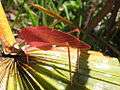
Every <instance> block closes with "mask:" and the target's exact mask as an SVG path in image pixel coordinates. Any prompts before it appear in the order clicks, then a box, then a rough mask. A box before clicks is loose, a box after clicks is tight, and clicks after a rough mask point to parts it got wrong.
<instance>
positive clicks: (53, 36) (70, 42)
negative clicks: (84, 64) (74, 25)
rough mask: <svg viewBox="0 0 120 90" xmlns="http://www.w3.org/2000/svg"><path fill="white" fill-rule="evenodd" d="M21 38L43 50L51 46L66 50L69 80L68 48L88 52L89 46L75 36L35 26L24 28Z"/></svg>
mask: <svg viewBox="0 0 120 90" xmlns="http://www.w3.org/2000/svg"><path fill="white" fill-rule="evenodd" d="M19 35H20V36H21V38H22V39H23V40H24V41H25V42H26V43H27V44H28V45H30V46H32V47H36V48H40V49H43V50H50V49H51V48H52V46H53V45H56V46H59V47H67V48H68V58H69V70H70V80H71V61H70V48H69V47H73V48H78V49H80V50H88V49H90V46H89V45H88V44H86V43H84V42H83V41H80V40H79V39H78V38H76V37H75V36H72V35H70V34H68V33H65V32H61V31H58V30H56V29H52V28H48V27H47V26H36V27H28V28H24V29H22V30H21V31H20V33H19Z"/></svg>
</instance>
